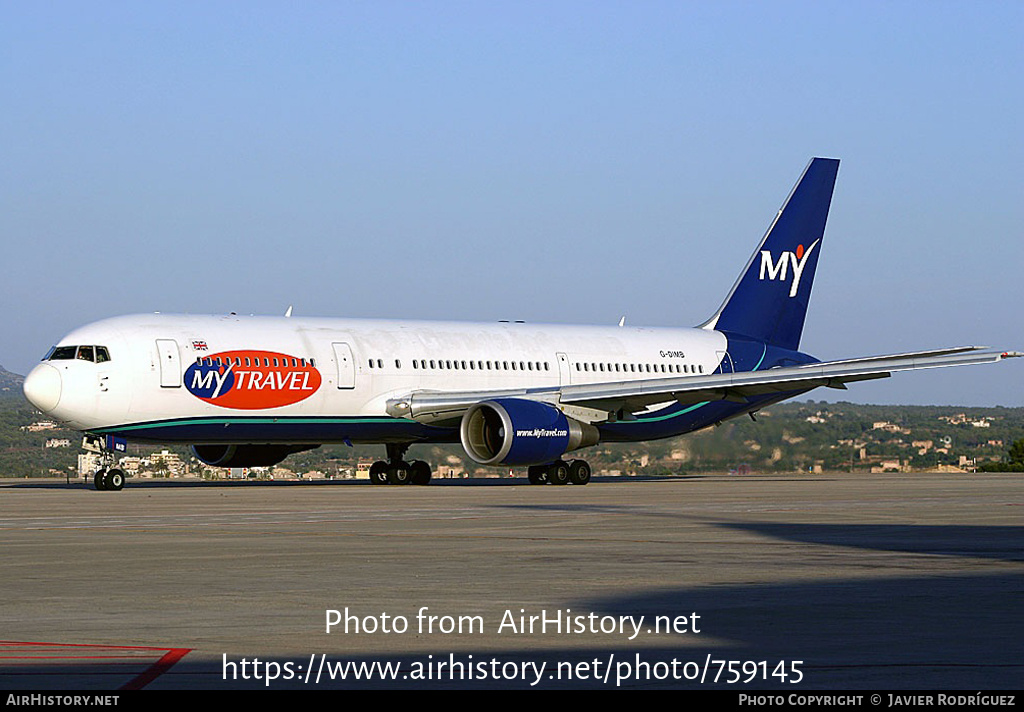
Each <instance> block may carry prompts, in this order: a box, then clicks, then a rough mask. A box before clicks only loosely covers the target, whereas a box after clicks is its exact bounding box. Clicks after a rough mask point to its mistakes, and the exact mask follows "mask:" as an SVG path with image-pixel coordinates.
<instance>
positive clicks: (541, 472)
mask: <svg viewBox="0 0 1024 712" xmlns="http://www.w3.org/2000/svg"><path fill="white" fill-rule="evenodd" d="M526 478H527V479H528V480H530V484H531V485H546V484H547V483H548V468H547V467H545V466H544V465H533V466H532V467H530V468H529V469H527V470H526Z"/></svg>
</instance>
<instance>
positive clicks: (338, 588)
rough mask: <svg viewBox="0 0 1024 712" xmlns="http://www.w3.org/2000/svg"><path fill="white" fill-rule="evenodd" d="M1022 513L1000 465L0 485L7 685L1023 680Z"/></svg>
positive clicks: (925, 683) (789, 689) (852, 686)
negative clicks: (533, 477)
mask: <svg viewBox="0 0 1024 712" xmlns="http://www.w3.org/2000/svg"><path fill="white" fill-rule="evenodd" d="M1022 516H1024V477H1022V476H1021V475H1014V474H1002V473H1000V474H884V475H879V474H864V473H853V474H826V475H756V474H752V475H708V476H692V477H683V478H673V479H631V478H630V479H627V478H615V479H601V478H596V479H595V480H594V481H593V482H592V483H591V484H590V485H588V486H586V487H579V486H566V487H556V486H541V487H537V486H530V485H528V484H527V483H526V480H525V479H503V480H461V481H436V482H433V483H431V484H430V485H429V486H427V487H416V486H372V485H369V484H368V483H365V482H321V483H299V482H296V483H270V484H260V483H220V484H217V483H201V482H185V481H170V482H155V481H154V482H135V481H129V482H128V484H127V485H126V487H125V489H124V490H123V491H121V492H97V491H95V490H93V489H92V487H91V486H86V485H84V484H74V483H73V484H65V483H64V482H63V481H54V480H10V479H9V480H0V555H2V569H0V572H2V576H0V595H2V601H3V605H2V607H0V638H2V639H3V640H2V641H0V689H6V690H14V689H31V690H60V689H69V690H97V691H101V690H119V689H139V688H144V689H154V690H161V689H164V690H168V689H204V690H215V689H233V688H270V689H297V688H301V689H326V688H338V687H342V688H367V689H370V688H372V689H381V688H393V687H394V688H417V689H437V688H441V689H450V688H507V689H519V688H523V689H529V688H534V689H536V688H541V689H567V688H599V689H615V688H620V689H622V688H625V689H651V688H686V689H704V688H725V689H733V690H736V691H739V692H745V691H750V690H765V689H770V690H773V691H774V692H776V693H779V694H781V693H783V692H785V693H786V694H790V693H801V694H802V693H803V692H804V691H807V690H890V689H920V690H941V689H946V690H949V689H962V690H965V689H970V690H972V691H978V690H994V689H1016V688H1019V687H1020V685H1021V681H1022V680H1024V615H1022V602H1024V519H1022ZM329 623H333V624H332V625H329ZM346 628H347V630H346ZM343 676H344V678H343ZM357 676H358V678H359V679H356V678H357Z"/></svg>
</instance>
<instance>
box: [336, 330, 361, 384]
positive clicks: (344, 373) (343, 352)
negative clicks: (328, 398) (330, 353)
mask: <svg viewBox="0 0 1024 712" xmlns="http://www.w3.org/2000/svg"><path fill="white" fill-rule="evenodd" d="M331 346H333V347H334V361H335V363H337V364H338V388H355V387H356V363H355V361H354V360H353V359H352V347H350V346H349V345H348V344H346V343H344V342H340V341H335V342H334V343H333V344H331Z"/></svg>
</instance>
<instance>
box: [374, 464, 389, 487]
mask: <svg viewBox="0 0 1024 712" xmlns="http://www.w3.org/2000/svg"><path fill="white" fill-rule="evenodd" d="M370 482H372V483H373V484H375V485H386V484H387V483H388V463H386V462H384V461H383V460H377V462H375V463H373V464H372V465H371V466H370Z"/></svg>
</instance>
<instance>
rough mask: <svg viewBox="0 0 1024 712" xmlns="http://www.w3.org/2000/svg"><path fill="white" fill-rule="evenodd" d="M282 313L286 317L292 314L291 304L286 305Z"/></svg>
mask: <svg viewBox="0 0 1024 712" xmlns="http://www.w3.org/2000/svg"><path fill="white" fill-rule="evenodd" d="M284 315H285V317H286V318H289V317H291V315H292V305H291V304H289V305H288V310H287V311H285V313H284Z"/></svg>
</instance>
